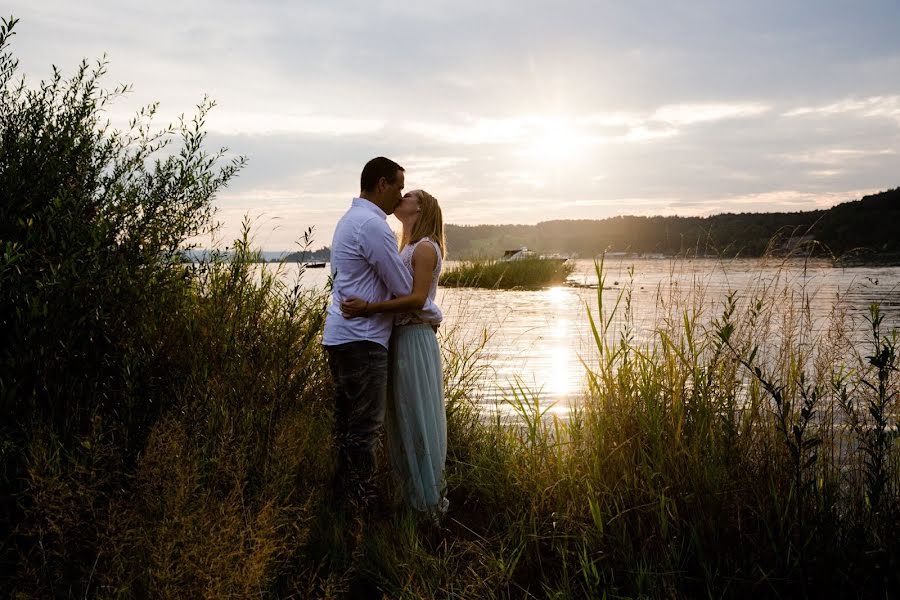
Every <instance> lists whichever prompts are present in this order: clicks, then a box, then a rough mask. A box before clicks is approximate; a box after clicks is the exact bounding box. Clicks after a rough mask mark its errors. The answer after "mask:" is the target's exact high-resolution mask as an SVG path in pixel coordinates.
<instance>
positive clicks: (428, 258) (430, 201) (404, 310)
mask: <svg viewBox="0 0 900 600" xmlns="http://www.w3.org/2000/svg"><path fill="white" fill-rule="evenodd" d="M394 216H396V217H397V219H398V220H399V221H400V222H401V223H402V224H403V234H402V236H401V238H400V258H401V259H402V260H403V263H404V265H406V267H407V268H408V269H409V271H410V273H411V274H412V278H413V289H412V293H411V294H410V295H409V296H404V297H402V298H395V299H393V300H388V301H386V302H369V303H367V302H365V301H363V300H359V299H357V298H351V299H348V300H345V301H344V302H342V303H341V311H342V312H343V313H344V316H346V317H360V316H367V315H371V314H375V313H380V312H392V313H396V317H395V318H394V332H393V335H392V336H391V366H390V379H391V394H390V397H389V399H388V406H387V414H386V415H385V429H386V433H387V444H388V448H389V453H390V457H391V465H392V467H393V470H394V473H395V475H396V476H397V477H398V479H399V480H400V483H401V485H402V488H403V492H404V496H405V498H406V501H407V503H408V504H409V505H410V506H411V507H413V508H415V509H416V510H420V511H425V512H430V513H432V514H439V513H444V512H446V510H447V507H448V505H449V502H448V501H447V499H446V498H444V496H443V492H444V463H445V461H446V458H447V416H446V413H445V411H444V386H443V376H442V369H441V353H440V348H439V347H438V342H437V337H436V332H437V328H438V326H439V325H440V323H439V322H438V323H433V322H428V321H426V320H425V319H424V318H423V315H422V313H421V312H420V311H419V309H421V308H422V306H424V304H425V302H426V300H431V301H434V297H435V293H436V292H437V284H438V278H439V277H440V274H441V263H442V262H443V259H444V255H445V249H446V246H445V244H444V222H443V217H442V215H441V207H440V206H439V205H438V202H437V200H436V199H435V198H434V196H432V195H431V194H429V193H427V192H424V191H422V190H415V191H412V192H408V193H407V194H406V195H405V196H403V199H402V200H401V201H400V204H399V205H398V206H397V208H396V209H395V210H394Z"/></svg>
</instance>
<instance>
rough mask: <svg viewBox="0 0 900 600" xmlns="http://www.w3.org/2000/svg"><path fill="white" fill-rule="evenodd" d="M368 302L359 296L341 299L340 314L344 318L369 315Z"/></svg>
mask: <svg viewBox="0 0 900 600" xmlns="http://www.w3.org/2000/svg"><path fill="white" fill-rule="evenodd" d="M368 311H369V303H368V302H366V301H365V300H361V299H359V298H347V299H346V300H343V301H341V314H342V315H344V318H345V319H352V318H354V317H367V316H369V312H368Z"/></svg>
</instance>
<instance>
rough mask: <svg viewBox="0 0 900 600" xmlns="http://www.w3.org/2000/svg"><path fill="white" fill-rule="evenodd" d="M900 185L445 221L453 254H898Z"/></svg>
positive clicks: (464, 255) (463, 255) (456, 255)
mask: <svg viewBox="0 0 900 600" xmlns="http://www.w3.org/2000/svg"><path fill="white" fill-rule="evenodd" d="M897 223H900V188H895V189H891V190H888V191H885V192H881V193H878V194H874V195H871V196H866V197H864V198H862V199H861V200H857V201H853V202H845V203H843V204H839V205H837V206H834V207H833V208H830V209H828V210H812V211H805V212H784V213H738V214H735V213H724V214H719V215H713V216H709V217H677V216H675V217H661V216H658V217H638V216H620V217H612V218H609V219H602V220H558V221H545V222H543V223H538V224H537V225H469V226H460V225H447V228H446V230H447V246H448V250H449V252H450V253H451V255H452V256H453V257H454V258H472V257H498V256H501V255H502V254H503V251H504V250H507V249H513V248H518V247H520V246H527V247H528V248H529V249H531V250H534V251H537V252H544V253H551V252H559V253H566V254H577V255H578V256H582V257H590V256H596V255H598V254H601V253H603V252H634V253H642V254H651V253H658V254H666V255H675V254H691V255H698V256H704V255H714V256H761V255H763V254H765V253H776V254H777V253H786V252H788V251H793V250H797V249H798V248H803V249H804V250H805V251H809V252H812V253H814V254H821V255H831V256H842V255H845V254H847V253H857V252H863V253H865V252H868V253H877V254H879V255H887V254H900V235H898V233H900V232H898V225H897Z"/></svg>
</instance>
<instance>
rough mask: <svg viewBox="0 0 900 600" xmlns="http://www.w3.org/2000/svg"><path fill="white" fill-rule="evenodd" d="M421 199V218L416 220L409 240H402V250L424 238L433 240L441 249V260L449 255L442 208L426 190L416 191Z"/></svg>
mask: <svg viewBox="0 0 900 600" xmlns="http://www.w3.org/2000/svg"><path fill="white" fill-rule="evenodd" d="M411 193H413V194H416V196H417V197H418V199H419V208H420V209H421V211H420V212H419V218H418V219H416V223H415V225H413V228H412V231H411V232H410V234H409V237H408V238H403V239H401V240H400V248H401V249H403V248H404V247H405V246H407V245H409V244H412V243H413V242H418V241H419V240H421V239H422V238H426V237H427V238H431V240H432V241H434V242H435V243H436V244H437V245H438V247H439V248H440V249H441V258H444V257H445V256H446V255H447V246H446V244H445V243H444V217H443V215H442V214H441V206H440V204H438V201H437V198H435V197H434V196H432V195H431V194H429V193H428V192H426V191H424V190H414V191H413V192H411Z"/></svg>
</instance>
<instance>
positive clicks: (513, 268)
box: [440, 258, 575, 290]
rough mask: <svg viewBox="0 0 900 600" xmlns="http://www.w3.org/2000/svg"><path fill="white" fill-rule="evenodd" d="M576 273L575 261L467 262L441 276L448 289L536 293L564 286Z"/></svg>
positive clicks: (538, 259)
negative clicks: (540, 289) (533, 291)
mask: <svg viewBox="0 0 900 600" xmlns="http://www.w3.org/2000/svg"><path fill="white" fill-rule="evenodd" d="M574 269H575V265H574V264H573V263H572V262H571V261H566V262H562V261H559V260H550V259H541V258H526V259H522V260H510V261H501V260H467V261H463V262H462V263H460V264H459V265H457V266H456V267H454V268H452V269H449V270H447V271H445V272H443V273H442V274H441V281H440V284H441V285H444V286H448V287H479V288H489V289H502V290H508V289H535V288H539V287H544V286H547V285H554V284H563V283H565V282H566V280H567V279H568V277H569V275H571V274H572V271H573V270H574Z"/></svg>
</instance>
